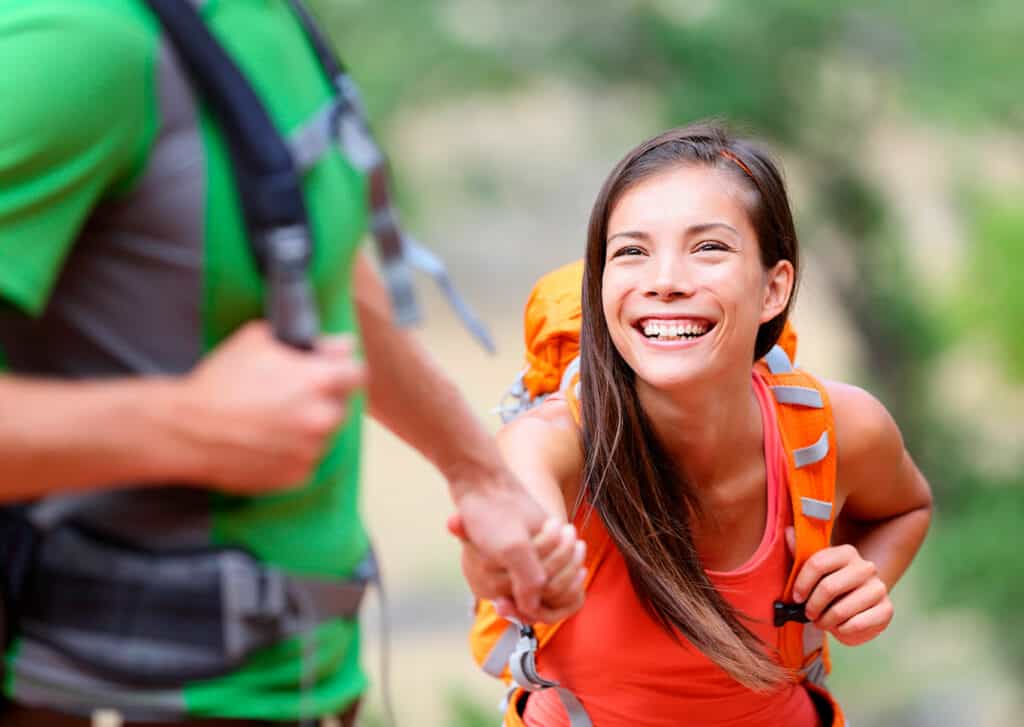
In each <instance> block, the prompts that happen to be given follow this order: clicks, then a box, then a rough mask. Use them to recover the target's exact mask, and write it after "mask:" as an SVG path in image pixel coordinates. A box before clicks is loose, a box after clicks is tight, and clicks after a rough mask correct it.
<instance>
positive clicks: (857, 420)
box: [822, 381, 903, 484]
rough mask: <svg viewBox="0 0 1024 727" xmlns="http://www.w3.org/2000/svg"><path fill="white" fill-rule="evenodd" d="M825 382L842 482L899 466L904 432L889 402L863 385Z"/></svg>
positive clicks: (823, 382) (839, 476)
mask: <svg viewBox="0 0 1024 727" xmlns="http://www.w3.org/2000/svg"><path fill="white" fill-rule="evenodd" d="M822 384H823V386H824V387H825V391H826V392H827V393H828V398H829V401H830V403H831V404H832V417H833V422H834V426H835V433H836V449H837V456H838V461H837V467H838V479H839V482H840V484H841V483H843V482H844V481H845V482H847V483H849V482H851V481H860V480H861V479H863V478H862V477H861V475H863V474H866V473H867V472H879V473H880V472H884V471H885V469H886V468H887V467H889V466H893V467H895V466H897V465H898V464H899V463H900V462H901V461H902V458H903V436H902V434H900V430H899V427H898V426H897V425H896V422H895V420H893V418H892V415H891V414H890V413H889V410H888V409H886V407H885V405H884V404H883V403H882V402H881V401H879V400H878V398H876V397H875V396H874V395H873V394H871V393H870V392H868V391H866V390H864V389H862V388H860V387H859V386H854V385H852V384H846V383H843V382H840V381H822Z"/></svg>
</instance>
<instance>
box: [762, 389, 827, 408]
mask: <svg viewBox="0 0 1024 727" xmlns="http://www.w3.org/2000/svg"><path fill="white" fill-rule="evenodd" d="M772 393H773V394H775V401H777V402H779V403H780V404H795V405H797V406H807V407H811V408H812V409H824V408H825V402H823V401H822V400H821V392H820V391H818V390H817V389H812V388H810V387H809V386H773V387H772Z"/></svg>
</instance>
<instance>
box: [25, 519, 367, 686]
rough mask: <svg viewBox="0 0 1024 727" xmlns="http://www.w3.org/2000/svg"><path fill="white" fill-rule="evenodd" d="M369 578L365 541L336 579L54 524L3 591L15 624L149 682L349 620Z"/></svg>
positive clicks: (200, 673)
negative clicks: (16, 589) (17, 587)
mask: <svg viewBox="0 0 1024 727" xmlns="http://www.w3.org/2000/svg"><path fill="white" fill-rule="evenodd" d="M376 580H377V567H376V562H375V560H374V557H373V553H372V551H371V552H370V553H368V555H367V556H366V558H365V559H364V560H363V562H362V563H360V565H359V566H358V567H357V568H356V571H355V573H354V574H353V575H352V576H351V577H350V578H348V579H328V578H314V577H306V576H298V575H293V574H289V573H285V572H284V571H282V570H280V569H277V568H273V567H268V566H266V565H263V564H261V563H260V562H258V561H257V560H256V559H255V558H254V557H253V556H251V555H250V554H248V553H247V552H245V551H243V550H239V549H228V548H210V549H202V550H190V551H188V552H170V553H168V552H161V553H151V552H144V551H139V550H138V549H136V548H128V547H124V546H122V545H120V544H118V543H114V542H111V541H109V540H105V539H103V538H102V537H100V536H98V535H96V534H94V533H91V532H88V531H86V530H84V529H81V528H78V527H75V526H74V525H70V524H64V525H61V526H59V527H58V528H57V529H55V530H54V531H52V532H49V533H47V534H46V537H45V538H42V539H40V540H39V541H38V547H37V549H36V552H35V557H34V564H33V565H32V567H31V568H30V570H29V571H28V572H27V573H26V576H25V578H24V579H23V583H22V589H21V592H20V593H19V594H14V597H13V598H12V599H11V602H16V603H17V605H18V610H19V613H20V616H19V618H18V619H17V626H18V629H19V631H20V632H21V633H23V634H24V635H26V636H28V637H30V638H32V639H35V640H37V641H40V642H42V643H44V644H47V645H49V646H51V647H53V648H56V649H58V650H59V651H60V652H61V653H63V654H65V655H67V656H69V657H70V658H72V659H75V660H79V661H81V662H82V663H84V664H87V665H88V666H89V667H90V668H91V669H95V670H96V671H97V672H99V673H102V674H103V675H104V676H106V677H108V678H111V679H114V680H116V681H118V682H120V683H124V684H134V685H138V686H150V687H157V686H166V685H177V684H180V683H182V682H187V681H192V680H197V679H207V678H211V677H215V676H219V675H222V674H225V673H228V672H230V671H232V670H233V669H235V668H237V667H238V666H239V665H241V664H242V663H243V662H244V661H245V659H246V657H248V656H249V655H250V654H251V653H252V652H254V651H256V650H257V649H260V648H263V647H266V646H270V645H272V644H274V643H277V642H279V641H281V640H282V639H285V638H288V637H290V636H295V635H299V634H303V633H306V632H307V631H309V630H310V629H313V628H315V627H316V626H317V625H319V624H321V623H323V622H325V621H329V620H332V619H339V618H347V619H353V618H355V617H356V616H357V614H358V611H359V606H360V603H361V601H362V599H363V595H364V593H365V591H366V588H367V586H368V585H369V584H370V583H372V582H376ZM55 594H60V595H59V597H55Z"/></svg>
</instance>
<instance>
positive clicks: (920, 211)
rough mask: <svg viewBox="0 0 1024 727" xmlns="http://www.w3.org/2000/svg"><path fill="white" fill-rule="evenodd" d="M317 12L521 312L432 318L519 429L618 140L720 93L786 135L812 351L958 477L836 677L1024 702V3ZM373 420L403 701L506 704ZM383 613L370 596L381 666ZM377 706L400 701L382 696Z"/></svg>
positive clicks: (648, 131) (779, 144)
mask: <svg viewBox="0 0 1024 727" xmlns="http://www.w3.org/2000/svg"><path fill="white" fill-rule="evenodd" d="M313 5H314V8H315V10H316V11H317V13H318V14H319V15H320V17H321V18H322V19H323V20H324V22H325V24H326V26H327V27H328V29H329V31H330V32H331V34H332V36H333V39H334V41H335V42H336V44H337V46H338V48H339V50H340V51H341V54H342V56H343V58H344V59H345V60H346V62H347V63H348V64H349V66H350V68H351V71H352V74H353V75H354V77H355V78H356V80H357V81H358V82H359V83H360V85H361V87H362V89H363V94H364V98H365V101H366V103H367V106H368V108H369V111H370V115H371V118H372V120H373V123H374V125H375V128H376V130H377V133H378V135H379V136H380V137H381V139H382V141H383V143H384V145H385V147H386V148H387V149H388V150H389V152H390V155H391V158H392V163H393V167H394V171H395V175H396V178H397V183H398V186H399V190H400V198H401V203H402V204H401V206H402V209H403V211H404V214H405V216H406V218H407V221H408V222H409V223H410V225H411V227H412V229H413V230H415V231H416V232H417V233H418V234H419V236H420V237H421V238H422V239H423V240H424V241H426V242H428V243H429V245H431V246H432V247H434V248H435V249H436V250H438V251H440V252H442V253H443V255H444V256H445V257H446V258H447V260H448V262H449V266H450V269H451V271H452V273H453V275H454V277H455V278H456V280H457V282H458V283H459V284H460V286H461V287H462V288H463V289H464V291H465V292H466V293H467V295H468V297H469V298H470V300H471V301H472V302H473V303H474V304H475V305H476V306H477V307H478V309H480V311H481V312H482V313H483V314H484V317H485V318H486V319H487V320H488V322H489V323H490V324H491V326H492V327H493V329H494V332H495V334H496V337H497V339H498V342H499V345H500V348H501V351H500V353H499V355H498V356H497V357H493V358H492V357H487V356H485V355H484V354H482V353H481V352H479V351H478V350H477V349H476V348H475V347H474V345H473V344H472V342H471V341H470V340H469V339H468V336H466V335H465V334H464V333H463V332H462V331H461V330H460V329H459V328H458V326H457V324H456V323H455V322H454V320H453V317H452V315H451V314H450V313H449V312H448V311H447V310H445V309H444V308H443V306H442V305H441V304H440V303H439V301H438V299H437V297H436V295H434V293H433V291H432V290H430V288H429V283H428V282H427V281H426V280H424V281H422V284H421V290H422V291H423V293H424V297H425V299H426V300H427V303H428V308H429V316H430V320H429V323H428V324H427V325H426V326H425V328H424V331H423V338H424V340H425V341H426V343H427V345H428V346H429V347H430V348H431V349H432V350H433V351H434V352H435V353H436V354H437V356H438V357H439V358H440V359H441V361H442V362H443V363H444V365H445V366H446V367H448V370H449V371H451V372H452V373H453V374H454V376H455V377H456V379H457V380H458V381H459V382H460V384H461V385H462V386H463V388H464V390H465V391H466V393H467V395H468V396H469V397H470V398H471V401H472V402H473V404H474V407H475V408H476V409H477V411H478V412H479V413H480V415H481V416H482V417H484V418H486V420H487V421H488V423H489V424H490V425H491V426H492V427H494V428H496V427H497V419H496V417H495V416H494V415H493V414H492V413H491V412H490V409H491V407H493V406H494V405H495V404H496V402H497V399H498V397H499V396H500V394H501V392H502V391H503V390H504V387H505V386H507V385H508V383H510V382H511V381H512V379H513V378H514V377H515V375H516V374H517V373H518V371H519V369H520V367H521V365H522V364H521V361H522V344H521V311H522V305H523V303H524V301H525V299H526V295H527V293H528V291H529V288H530V286H531V284H532V282H533V281H534V280H535V279H536V277H537V276H538V275H540V274H541V273H543V272H545V271H547V270H548V269H550V268H552V267H554V266H555V265H558V264H560V263H562V262H566V261H568V260H571V259H573V258H575V257H578V256H579V255H580V254H581V252H582V247H583V240H584V235H585V227H586V220H587V216H588V214H589V207H590V204H591V202H592V200H593V198H594V196H595V195H596V192H597V189H598V187H599V185H600V183H601V181H602V180H603V178H604V176H605V175H606V174H607V172H608V171H609V170H610V169H611V166H612V165H613V164H614V162H615V161H617V159H618V158H619V157H620V156H621V155H622V154H623V153H624V152H625V151H626V150H628V149H629V148H630V147H632V146H633V145H634V144H635V143H637V142H638V141H640V140H641V139H643V138H645V137H647V136H649V135H652V134H654V133H657V132H659V131H661V130H663V129H665V128H668V127H669V126H674V125H679V124H683V123H687V122H689V121H692V120H695V119H698V118H702V117H707V116H718V117H721V118H724V119H726V120H728V121H730V122H732V123H733V124H734V125H735V126H737V127H739V128H740V129H742V130H746V131H748V132H749V133H751V134H752V135H754V136H757V137H759V138H762V139H764V140H766V141H767V142H768V144H769V145H770V146H771V148H772V149H773V150H774V151H775V152H776V154H777V155H778V156H779V157H780V158H781V160H782V162H783V166H784V167H785V170H786V174H787V178H788V182H789V185H790V189H791V194H792V197H793V203H794V211H795V213H796V216H797V226H798V230H799V233H800V235H801V238H802V242H803V246H804V249H805V250H806V257H807V264H806V266H805V270H804V277H803V281H802V287H801V291H800V295H799V298H798V302H797V307H796V314H795V315H796V323H797V327H798V330H799V331H800V333H801V348H800V360H801V363H802V364H803V365H805V366H807V367H808V368H809V369H811V370H813V371H815V372H817V373H818V374H820V375H823V376H826V377H832V378H840V379H846V380H850V381H853V382H856V383H858V384H861V385H863V386H865V387H866V388H868V389H869V390H871V391H872V392H874V393H875V394H876V395H877V396H879V397H880V398H881V399H882V401H883V402H884V403H885V404H886V405H887V406H888V407H889V409H890V411H891V412H892V413H893V414H894V416H895V418H896V420H897V421H898V422H899V423H900V425H901V428H902V430H903V432H904V435H905V437H906V441H907V445H908V447H909V449H910V451H911V453H912V454H913V455H914V457H915V458H916V460H917V462H918V463H919V465H920V467H921V469H922V470H923V471H924V472H925V474H926V475H927V476H928V478H929V480H930V481H931V483H932V486H933V488H934V491H935V494H936V498H937V512H936V518H935V520H934V526H933V529H932V532H931V534H930V536H929V538H928V541H927V542H926V545H925V547H924V549H923V551H922V553H921V554H920V556H919V558H918V560H917V561H916V562H915V565H914V566H913V568H912V570H911V572H910V573H909V575H908V576H907V577H906V578H905V579H904V581H903V582H901V584H900V586H899V588H898V589H897V590H896V593H895V596H894V600H895V603H896V607H897V617H896V620H895V621H894V623H893V625H892V627H891V629H890V630H889V631H888V632H887V633H886V634H885V635H884V636H883V637H882V638H880V639H879V640H877V641H876V642H875V643H873V644H870V645H867V646H864V647H860V648H857V649H844V648H837V649H836V650H835V651H836V653H835V661H836V669H835V673H834V676H833V679H832V685H833V688H834V689H835V691H836V693H837V694H838V696H839V698H840V699H841V701H842V702H843V703H844V704H845V705H846V707H847V709H848V713H849V716H850V718H851V721H852V722H853V723H854V724H856V725H857V726H858V727H867V726H870V725H887V726H893V725H895V726H908V727H909V726H911V725H913V726H917V725H922V726H923V725H929V726H933V725H951V726H952V725H986V726H988V725H991V726H1000V727H1001V726H1004V725H1019V724H1024V717H1021V716H1020V715H1021V714H1022V713H1024V687H1022V686H1021V685H1022V684H1024V577H1022V575H1021V573H1022V571H1024V569H1022V568H1021V565H1020V561H1021V558H1020V556H1019V551H1020V549H1021V546H1022V545H1024V535H1022V530H1024V468H1022V465H1024V427H1022V418H1021V411H1022V410H1024V335H1020V334H1019V333H1018V332H1019V331H1021V330H1024V201H1022V200H1024V138H1022V137H1021V134H1020V130H1021V128H1024V94H1022V90H1024V84H1022V81H1021V72H1022V68H1024V50H1022V46H1024V3H1021V2H1020V0H990V1H989V2H984V1H981V2H974V3H967V2H952V1H951V0H905V1H903V2H898V3H894V2H882V0H875V1H874V2H819V1H817V0H765V1H762V2H757V3H752V2H740V1H739V0H689V1H687V0H647V1H640V0H635V1H629V0H592V1H589V2H573V3H569V2H562V3H550V2H539V1H537V0H520V1H518V2H511V3H509V2H499V1H498V0H430V1H427V0H406V1H402V0H373V1H372V2H371V1H370V0H314V2H313ZM439 415H443V414H439ZM368 439H369V449H370V451H369V456H368V458H367V461H366V464H365V469H366V482H367V489H366V494H365V496H364V508H365V510H366V513H367V517H368V519H369V520H370V522H371V524H372V525H373V527H374V528H375V530H376V532H377V537H378V540H379V543H380V549H381V551H382V555H383V565H384V569H385V576H386V577H387V580H388V585H389V587H390V593H389V595H390V603H389V608H388V614H389V615H390V621H391V634H392V642H393V646H392V649H391V656H392V668H391V670H390V671H391V673H392V691H393V692H394V696H395V702H396V704H397V710H398V714H399V717H400V720H401V722H402V723H404V724H445V725H460V726H463V727H469V726H470V725H478V724H479V725H493V724H496V723H497V721H498V717H497V713H496V712H495V711H493V709H492V707H493V705H494V704H496V703H497V701H498V699H499V698H500V696H501V689H500V688H499V686H498V685H497V683H495V682H492V681H491V680H489V679H486V678H485V677H483V676H480V675H478V674H477V673H476V671H475V669H474V668H473V666H472V664H471V662H470V658H469V655H468V651H467V649H466V639H465V633H466V627H467V625H468V623H469V616H468V603H469V596H468V593H467V591H466V589H465V587H464V586H463V585H462V581H461V577H460V575H459V572H458V564H457V560H458V550H457V548H456V547H455V544H454V543H452V542H451V541H450V540H449V539H448V538H447V537H446V536H445V534H444V531H443V519H444V516H445V515H446V514H447V513H448V512H449V511H450V509H451V506H450V504H449V501H448V499H447V496H446V494H445V492H444V484H443V482H442V481H441V480H440V479H439V478H438V477H437V476H436V475H434V474H433V473H432V472H430V471H429V470H428V468H427V467H426V465H425V463H424V462H423V461H422V460H420V459H419V458H418V457H417V456H416V455H415V454H413V453H411V452H409V451H406V450H404V449H403V448H401V447H400V446H399V445H398V444H397V443H396V442H395V441H394V440H393V439H392V438H391V437H390V436H389V435H387V434H386V433H384V432H382V431H381V430H379V429H375V428H371V431H370V433H369V438H368ZM878 486H879V487H884V486H885V483H884V482H879V483H878ZM379 615H380V610H379V609H378V608H376V607H375V605H373V604H371V607H370V608H369V609H368V612H367V629H366V641H367V643H368V646H369V655H368V656H369V658H368V659H367V667H368V668H369V669H370V671H371V674H373V675H374V676H375V683H376V684H377V686H378V687H379V683H380V679H379V673H378V670H377V668H376V666H375V658H376V656H377V655H378V654H379V652H380V640H379V639H378V638H377V636H376V634H377V628H376V627H377V622H378V621H379ZM369 713H370V714H369V715H368V721H369V723H370V724H371V725H373V724H377V723H378V722H379V719H380V718H379V715H380V713H381V707H380V698H379V690H377V689H375V692H374V694H373V695H372V696H371V699H370V705H369Z"/></svg>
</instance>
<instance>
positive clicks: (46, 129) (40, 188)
mask: <svg viewBox="0 0 1024 727" xmlns="http://www.w3.org/2000/svg"><path fill="white" fill-rule="evenodd" d="M115 7H116V3H115V4H113V5H111V4H107V6H104V5H101V4H99V3H93V2H88V1H87V0H74V1H73V2H67V1H64V2H59V1H58V0H14V1H13V2H4V3H2V4H0V68H2V69H3V72H2V73H0V298H3V299H4V300H6V301H7V302H8V303H10V304H12V305H14V306H15V307H17V308H19V309H20V310H22V311H23V312H25V313H28V314H30V315H38V314H39V313H40V312H41V311H42V310H43V308H44V307H45V305H46V301H47V299H48V298H49V295H50V291H51V290H52V288H53V284H54V282H55V281H56V279H57V275H58V273H59V272H60V268H61V265H62V264H63V261H64V259H65V257H66V255H67V252H68V250H69V249H70V247H71V244H72V243H73V242H74V240H75V238H76V237H77V235H78V232H79V230H80V229H81V227H82V225H83V223H84V222H85V220H86V218H87V217H88V215H89V212H90V210H91V209H92V208H93V207H94V206H95V205H96V204H97V202H98V201H99V200H101V199H102V198H103V197H104V196H106V195H109V194H111V193H113V192H115V191H116V190H118V188H119V187H123V186H127V185H128V184H129V183H130V181H131V179H132V178H133V176H134V175H135V174H136V173H137V172H138V171H139V170H140V169H141V167H142V166H143V164H144V161H145V156H146V154H147V151H148V146H149V144H150V143H151V141H152V137H153V135H154V134H155V126H156V120H155V116H156V108H155V104H156V101H155V96H154V90H153V73H154V58H155V45H156V41H155V38H154V34H153V33H152V31H151V30H150V29H148V28H147V27H146V26H145V24H144V23H142V22H141V21H140V18H139V17H138V16H137V15H131V14H124V15H121V14H118V13H117V12H115V11H114V10H115Z"/></svg>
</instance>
